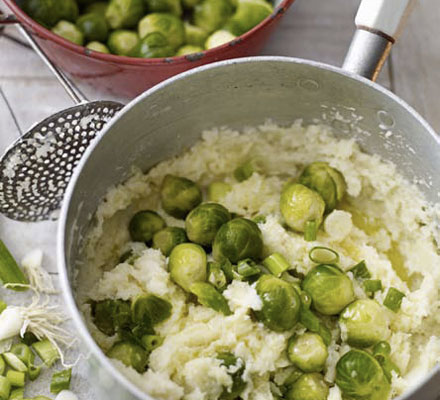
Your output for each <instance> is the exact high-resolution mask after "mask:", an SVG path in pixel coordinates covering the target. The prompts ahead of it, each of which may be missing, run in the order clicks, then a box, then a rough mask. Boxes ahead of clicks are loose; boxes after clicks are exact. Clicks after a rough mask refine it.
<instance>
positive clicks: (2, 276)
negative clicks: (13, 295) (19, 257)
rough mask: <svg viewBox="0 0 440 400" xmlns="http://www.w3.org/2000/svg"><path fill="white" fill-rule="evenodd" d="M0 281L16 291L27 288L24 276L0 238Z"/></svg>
mask: <svg viewBox="0 0 440 400" xmlns="http://www.w3.org/2000/svg"><path fill="white" fill-rule="evenodd" d="M0 281H1V282H2V283H3V285H5V286H7V288H8V289H12V290H16V291H23V290H27V289H28V281H27V279H26V276H25V275H24V273H23V271H22V270H21V269H20V267H19V266H18V264H17V262H16V261H15V259H14V257H12V254H11V253H10V252H9V250H8V248H7V247H6V246H5V244H4V243H3V241H2V240H0Z"/></svg>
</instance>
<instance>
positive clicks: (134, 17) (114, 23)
mask: <svg viewBox="0 0 440 400" xmlns="http://www.w3.org/2000/svg"><path fill="white" fill-rule="evenodd" d="M144 14H145V7H144V0H110V3H109V5H108V7H107V10H106V12H105V17H106V18H107V21H108V23H109V25H110V27H111V28H112V29H123V28H133V27H135V26H136V24H137V23H138V22H139V20H140V19H141V18H142V16H143V15H144Z"/></svg>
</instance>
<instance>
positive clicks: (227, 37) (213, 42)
mask: <svg viewBox="0 0 440 400" xmlns="http://www.w3.org/2000/svg"><path fill="white" fill-rule="evenodd" d="M236 37H237V36H235V35H233V34H232V33H230V32H228V31H225V30H219V31H215V32H214V33H212V34H211V35H210V36H209V37H208V39H206V42H205V47H206V49H212V48H214V47H218V46H221V45H222V44H225V43H228V42H230V41H231V40H234V39H235V38H236Z"/></svg>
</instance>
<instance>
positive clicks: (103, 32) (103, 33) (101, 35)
mask: <svg viewBox="0 0 440 400" xmlns="http://www.w3.org/2000/svg"><path fill="white" fill-rule="evenodd" d="M76 26H77V27H78V28H79V29H80V31H81V32H82V33H83V34H84V37H85V39H86V40H88V41H93V40H96V41H98V42H104V41H105V40H107V36H108V27H107V21H106V20H105V18H104V17H103V16H102V15H99V14H96V13H90V14H84V15H81V17H79V18H78V21H76Z"/></svg>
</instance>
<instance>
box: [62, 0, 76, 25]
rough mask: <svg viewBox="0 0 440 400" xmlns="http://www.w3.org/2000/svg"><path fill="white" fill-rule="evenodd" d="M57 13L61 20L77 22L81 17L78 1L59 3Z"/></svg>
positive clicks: (66, 0) (64, 0)
mask: <svg viewBox="0 0 440 400" xmlns="http://www.w3.org/2000/svg"><path fill="white" fill-rule="evenodd" d="M57 12H58V17H59V19H64V20H65V21H70V22H75V21H76V20H77V18H78V15H79V10H78V4H76V0H63V1H59V2H57Z"/></svg>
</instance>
